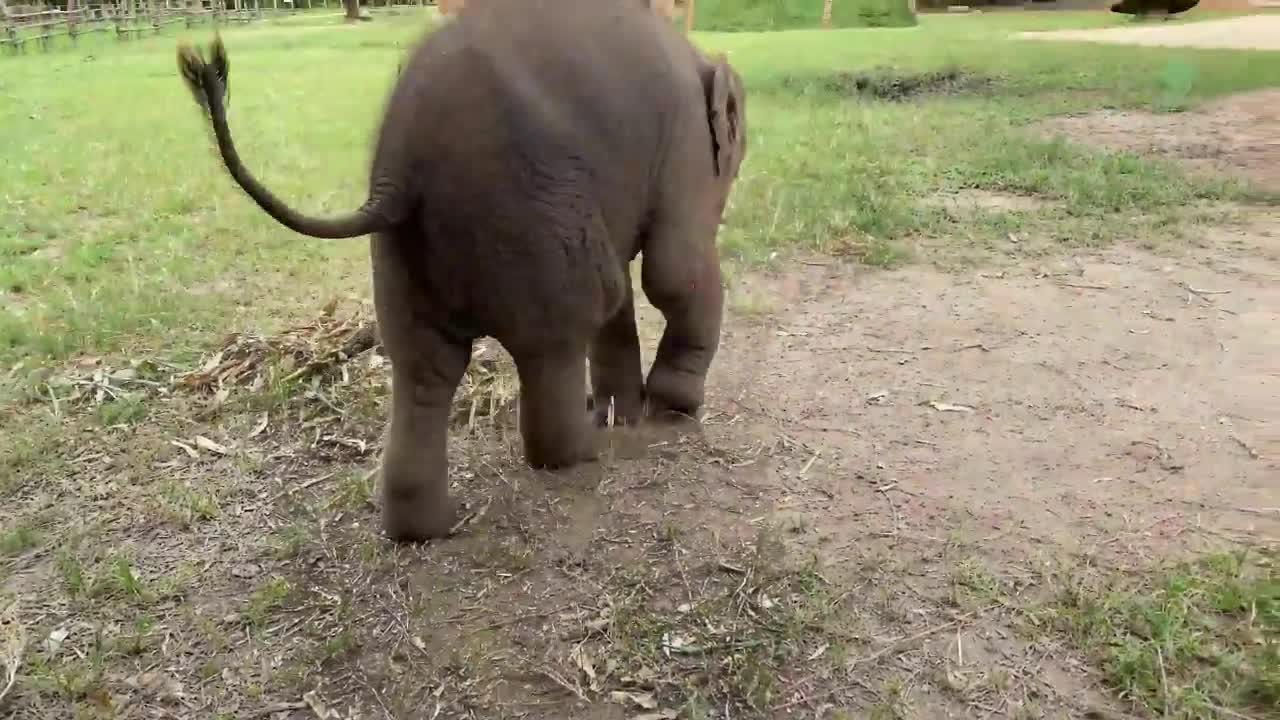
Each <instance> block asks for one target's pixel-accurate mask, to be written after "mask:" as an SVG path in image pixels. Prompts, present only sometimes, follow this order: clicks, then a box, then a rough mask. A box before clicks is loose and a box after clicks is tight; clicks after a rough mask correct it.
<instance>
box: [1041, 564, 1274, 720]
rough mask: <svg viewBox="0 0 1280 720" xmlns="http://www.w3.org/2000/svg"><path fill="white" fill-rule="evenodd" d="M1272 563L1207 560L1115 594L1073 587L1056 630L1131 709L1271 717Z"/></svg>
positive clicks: (1065, 598) (1164, 713)
mask: <svg viewBox="0 0 1280 720" xmlns="http://www.w3.org/2000/svg"><path fill="white" fill-rule="evenodd" d="M1278 563H1280V555H1276V554H1275V553H1274V552H1266V551H1259V553H1258V554H1257V555H1256V556H1251V555H1246V554H1222V555H1211V556H1208V557H1206V558H1203V559H1201V560H1198V561H1196V562H1192V563H1183V564H1180V565H1178V566H1176V567H1172V568H1170V569H1168V570H1164V571H1161V572H1157V573H1154V574H1151V575H1147V576H1144V577H1142V578H1140V579H1138V580H1135V581H1129V582H1127V583H1124V584H1122V585H1121V586H1120V587H1115V586H1114V585H1113V584H1112V583H1110V582H1108V583H1107V586H1106V587H1099V586H1097V585H1089V586H1079V585H1075V586H1072V587H1071V588H1070V590H1069V591H1068V592H1065V593H1063V596H1062V597H1061V598H1060V600H1059V603H1060V605H1059V612H1060V621H1061V623H1060V624H1061V626H1062V628H1063V629H1064V630H1065V631H1066V633H1067V634H1068V636H1069V637H1070V638H1071V639H1072V640H1073V641H1074V643H1075V644H1076V645H1077V646H1078V647H1080V648H1082V649H1084V650H1085V651H1086V652H1088V653H1089V654H1090V655H1091V656H1092V657H1093V658H1094V659H1095V660H1096V661H1097V662H1098V664H1099V665H1100V667H1101V668H1102V670H1103V673H1104V675H1105V678H1106V681H1107V682H1108V684H1110V685H1111V686H1112V687H1113V688H1115V689H1116V690H1117V691H1118V692H1119V694H1120V695H1121V696H1122V697H1124V698H1126V699H1127V700H1129V701H1131V702H1132V703H1133V704H1134V705H1137V706H1142V707H1145V708H1147V709H1149V710H1150V711H1151V712H1153V713H1155V714H1157V715H1160V716H1163V717H1177V718H1214V717H1222V716H1223V714H1222V712H1221V708H1223V707H1226V708H1235V709H1237V710H1240V711H1245V712H1249V713H1253V715H1252V716H1256V717H1275V716H1276V713H1280V564H1278Z"/></svg>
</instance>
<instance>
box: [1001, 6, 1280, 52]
mask: <svg viewBox="0 0 1280 720" xmlns="http://www.w3.org/2000/svg"><path fill="white" fill-rule="evenodd" d="M1018 37H1022V38H1028V39H1032V40H1065V41H1071V42H1096V43H1118V44H1122V45H1149V46H1159V47H1189V48H1225V49H1232V50H1280V15H1275V14H1258V15H1246V16H1244V17H1234V18H1228V19H1225V20H1206V21H1204V22H1194V23H1185V24H1183V23H1175V22H1170V23H1162V22H1156V23H1152V24H1149V25H1143V26H1139V27H1119V28H1102V29H1098V30H1052V31H1044V32H1023V33H1018Z"/></svg>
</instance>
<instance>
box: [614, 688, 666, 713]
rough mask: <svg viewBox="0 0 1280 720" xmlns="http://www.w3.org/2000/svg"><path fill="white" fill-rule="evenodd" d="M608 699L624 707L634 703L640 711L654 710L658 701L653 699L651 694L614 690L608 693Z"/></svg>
mask: <svg viewBox="0 0 1280 720" xmlns="http://www.w3.org/2000/svg"><path fill="white" fill-rule="evenodd" d="M609 699H610V700H612V701H613V702H616V703H621V704H623V705H626V704H628V703H635V704H636V705H638V706H639V707H640V709H641V710H656V709H657V707H658V701H657V700H655V699H654V698H653V694H652V693H637V692H624V691H622V690H614V691H613V692H611V693H609Z"/></svg>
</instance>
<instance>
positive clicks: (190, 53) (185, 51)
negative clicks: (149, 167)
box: [178, 35, 400, 238]
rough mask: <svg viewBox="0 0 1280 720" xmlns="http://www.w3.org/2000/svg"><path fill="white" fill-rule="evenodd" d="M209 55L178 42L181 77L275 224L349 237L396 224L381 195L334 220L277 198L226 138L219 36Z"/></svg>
mask: <svg viewBox="0 0 1280 720" xmlns="http://www.w3.org/2000/svg"><path fill="white" fill-rule="evenodd" d="M209 51H210V54H211V58H210V59H209V61H208V62H206V61H205V59H204V56H203V55H202V54H201V53H200V51H199V50H197V49H195V48H193V47H191V46H190V45H188V44H186V43H182V44H180V45H179V46H178V71H179V72H180V73H181V74H182V78H183V80H185V81H186V83H187V87H188V88H190V89H191V93H192V95H194V96H195V99H196V103H198V104H199V105H200V107H201V108H202V109H204V110H205V111H206V112H207V113H208V114H209V118H210V119H211V120H212V121H213V134H214V136H215V137H216V138H217V140H218V152H219V153H220V154H221V155H222V162H223V163H224V164H225V165H226V166H227V170H228V171H229V172H230V173H231V177H232V178H233V179H235V181H236V183H237V184H238V185H239V186H240V187H241V188H242V189H243V190H244V191H245V192H246V193H248V194H249V197H251V198H253V200H254V202H256V203H258V206H259V207H261V208H262V209H263V210H265V211H266V213H267V214H268V215H270V216H271V217H273V218H275V219H276V221H277V222H279V223H280V224H281V225H284V226H285V227H287V228H289V229H290V230H293V231H294V232H298V233H302V234H303V235H310V236H311V237H317V238H351V237H359V236H361V235H368V234H369V233H373V232H377V231H379V230H384V229H386V228H388V227H390V226H391V225H392V224H394V223H395V222H397V221H398V220H399V219H400V218H397V217H394V216H393V213H392V212H391V208H390V207H388V199H387V198H386V197H384V196H381V195H371V196H370V197H369V199H368V200H366V201H365V203H364V205H362V206H361V207H360V208H359V209H358V210H356V211H355V212H353V213H350V214H348V215H345V216H343V217H339V218H333V219H328V218H313V217H309V216H307V215H303V214H302V213H300V212H298V211H297V210H294V209H293V208H291V207H289V206H288V205H286V204H285V203H284V201H282V200H280V199H279V198H277V197H276V196H275V195H273V194H272V193H271V191H270V190H268V189H266V188H265V187H263V185H262V183H260V182H258V180H257V178H255V177H254V176H253V175H252V174H250V172H249V171H248V170H247V169H245V167H244V165H243V164H242V163H241V162H240V155H239V154H238V153H237V152H236V146H235V143H234V142H232V140H231V129H230V128H229V127H227V111H226V107H225V105H224V104H223V96H224V95H225V94H226V92H227V78H228V62H227V49H226V47H225V46H224V45H223V44H222V37H221V36H220V35H217V36H215V37H214V40H213V44H212V45H211V46H210V48H209Z"/></svg>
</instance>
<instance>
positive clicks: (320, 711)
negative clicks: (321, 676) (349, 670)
mask: <svg viewBox="0 0 1280 720" xmlns="http://www.w3.org/2000/svg"><path fill="white" fill-rule="evenodd" d="M302 702H304V703H306V704H307V707H309V708H311V712H313V713H315V714H316V717H317V718H319V720H329V718H331V717H334V718H336V717H337V716H338V715H337V713H334V712H330V710H329V708H327V707H325V705H324V701H323V700H321V699H320V695H319V694H318V693H317V692H316V691H315V690H311V691H309V692H305V693H303V694H302Z"/></svg>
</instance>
